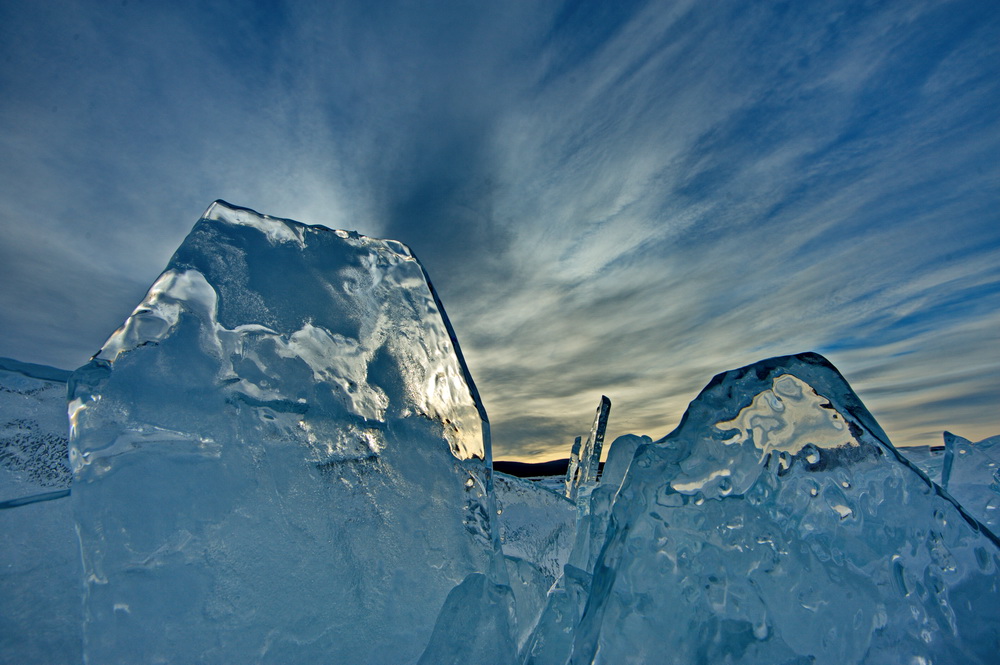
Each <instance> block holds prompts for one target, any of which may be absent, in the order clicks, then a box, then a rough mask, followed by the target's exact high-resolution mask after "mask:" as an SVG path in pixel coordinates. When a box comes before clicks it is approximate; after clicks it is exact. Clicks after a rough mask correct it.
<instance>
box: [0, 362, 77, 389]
mask: <svg viewBox="0 0 1000 665" xmlns="http://www.w3.org/2000/svg"><path fill="white" fill-rule="evenodd" d="M0 369H2V370H6V371H8V372H17V373H18V374H23V375H24V376H28V377H31V378H32V379H42V380H43V381H59V382H60V383H66V382H67V381H69V375H70V374H72V373H73V372H71V371H69V370H66V369H59V368H58V367H49V366H48V365H36V364H35V363H23V362H21V361H20V360H14V359H13V358H0Z"/></svg>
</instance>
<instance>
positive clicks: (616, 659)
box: [0, 202, 1000, 665]
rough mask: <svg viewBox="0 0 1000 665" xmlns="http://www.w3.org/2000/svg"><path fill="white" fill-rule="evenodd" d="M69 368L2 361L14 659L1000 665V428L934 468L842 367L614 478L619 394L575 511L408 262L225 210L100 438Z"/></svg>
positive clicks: (789, 370)
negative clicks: (546, 477) (611, 430)
mask: <svg viewBox="0 0 1000 665" xmlns="http://www.w3.org/2000/svg"><path fill="white" fill-rule="evenodd" d="M65 381H66V375H65V373H59V371H58V370H51V371H50V370H48V369H45V368H41V369H40V368H38V367H29V366H27V365H23V364H20V363H16V362H14V361H0V424H2V425H3V427H2V429H0V521H2V523H0V526H2V527H3V532H4V540H3V543H2V545H0V564H2V567H0V585H2V587H0V591H2V593H3V597H2V600H3V603H2V606H0V663H7V662H10V663H19V664H21V665H25V664H30V663H55V662H80V661H81V660H83V661H84V662H90V663H101V664H102V665H103V664H109V665H113V664H115V663H163V662H177V663H188V662H190V663H198V662H203V663H214V662H225V663H379V664H380V663H401V664H402V663H405V664H409V665H413V664H420V665H432V664H433V665H458V664H459V663H462V664H469V663H476V664H478V665H514V664H517V665H567V664H573V665H582V664H584V663H588V664H589V663H604V664H614V665H617V664H619V663H677V664H678V665H680V664H688V663H731V664H737V663H739V664H743V665H756V664H767V665H773V664H788V665H792V664H795V665H800V664H805V663H811V664H813V665H848V664H871V665H875V664H879V665H881V664H883V663H900V664H903V663H905V664H907V665H911V664H914V663H923V664H925V665H926V664H929V663H972V664H976V663H978V664H986V663H993V662H996V654H997V651H998V648H1000V540H998V538H997V536H996V535H995V527H996V526H997V521H998V519H997V516H996V513H997V511H998V509H1000V501H998V499H1000V472H998V468H1000V457H998V455H997V453H996V452H995V450H994V448H995V446H996V444H997V443H998V442H1000V438H996V437H995V438H994V439H988V440H985V441H981V442H979V443H976V444H973V443H971V442H969V441H968V440H966V439H963V438H961V437H958V436H954V435H951V434H946V436H945V443H946V445H945V446H944V447H943V448H944V449H943V451H942V450H939V449H938V448H937V447H936V448H928V449H927V450H912V451H909V452H908V454H909V455H911V457H912V459H907V458H906V457H904V455H903V454H901V453H900V452H899V451H897V450H896V449H895V448H893V446H892V445H891V443H890V442H889V440H888V439H887V438H886V435H885V433H884V432H883V431H882V429H881V428H880V427H879V425H878V424H877V423H876V421H875V419H874V418H873V417H872V416H871V414H869V413H868V411H867V410H866V409H865V407H864V406H863V405H862V404H861V402H860V400H859V399H858V397H857V395H855V394H854V392H853V391H852V390H851V388H850V387H849V386H848V385H847V382H846V381H845V380H844V379H843V377H841V376H840V374H839V373H838V372H837V370H836V369H835V368H834V367H833V366H832V365H830V364H829V362H827V361H826V360H825V359H824V358H822V357H820V356H818V355H815V354H802V355H798V356H788V357H784V358H773V359H770V360H765V361H762V362H760V363H756V364H754V365H751V366H748V367H744V368H741V369H737V370H733V371H730V372H726V373H724V374H720V375H718V376H716V377H715V378H714V379H713V380H712V381H711V382H710V383H709V384H708V386H707V387H706V388H705V389H704V390H703V391H702V392H701V394H700V395H699V396H698V397H697V398H696V399H695V400H694V401H693V402H692V403H691V405H690V407H689V408H688V410H687V412H686V413H685V415H684V417H683V419H682V421H681V424H680V425H679V426H678V428H677V429H676V430H675V431H674V432H672V433H671V434H669V435H668V436H666V437H664V438H663V439H660V440H659V441H656V442H653V441H652V440H651V439H650V438H649V437H640V436H635V435H626V436H623V437H619V438H618V439H616V440H615V441H614V442H613V443H612V444H611V446H610V449H609V452H608V458H607V461H606V463H605V465H604V468H603V473H601V472H600V467H599V460H600V456H601V449H602V446H603V440H604V431H605V428H606V426H607V421H608V411H609V408H610V401H609V400H608V399H607V398H602V401H601V405H600V406H599V407H598V410H597V412H596V414H595V418H594V424H593V427H592V429H591V433H590V437H589V438H588V440H587V442H586V444H585V445H584V444H583V443H582V442H581V440H580V439H577V442H576V444H575V445H574V451H573V457H572V459H571V463H570V468H569V470H568V473H567V478H566V481H565V482H563V481H562V480H560V481H558V491H550V490H548V489H546V488H545V487H544V486H543V485H542V484H541V483H534V482H531V481H527V480H522V479H519V478H514V477H510V476H504V475H502V474H497V475H494V474H493V473H492V458H491V457H492V456H491V451H490V440H489V425H488V421H487V418H486V413H485V410H484V408H483V406H482V403H481V401H480V399H479V397H478V394H477V392H476V389H475V386H474V384H473V382H472V379H471V377H470V375H469V372H468V369H467V368H466V366H465V364H464V361H463V359H462V355H461V353H460V350H459V348H458V345H457V342H456V340H455V336H454V333H453V331H452V330H451V327H450V324H449V323H448V320H447V317H446V316H445V313H444V310H443V308H442V306H441V303H440V302H439V301H438V299H437V297H436V295H435V293H434V290H433V288H432V287H431V284H430V281H429V280H428V279H427V276H426V274H425V272H424V270H423V268H422V267H421V266H420V264H419V263H418V262H417V261H416V259H415V258H414V257H413V255H412V254H411V253H410V252H409V250H408V249H406V247H405V246H403V245H401V244H399V243H396V242H393V241H385V240H376V239H372V238H367V237H364V236H361V235H358V234H357V233H353V232H346V231H333V230H330V229H326V228H323V227H309V226H304V225H302V224H298V223H297V222H292V221H289V220H282V219H276V218H271V217H267V216H265V215H260V214H258V213H255V212H253V211H250V210H246V209H241V208H236V207H233V206H230V205H228V204H224V203H222V202H217V203H216V204H214V205H213V206H212V207H211V208H209V210H208V211H207V212H206V213H205V215H204V217H203V218H202V219H201V220H200V221H199V222H198V223H197V224H196V225H195V227H194V229H193V230H192V232H191V234H190V235H189V236H188V238H187V239H186V240H185V241H184V243H183V244H182V245H181V247H180V248H179V249H178V250H177V253H176V254H175V255H174V257H173V258H172V259H171V261H170V263H169V265H168V266H167V269H166V270H165V271H164V273H163V274H162V275H161V276H160V278H159V279H157V281H156V283H155V284H154V285H153V286H152V287H151V289H150V290H149V293H148V294H147V296H146V298H145V299H144V300H143V301H142V303H140V305H139V306H138V307H137V308H136V309H135V311H134V312H133V314H132V315H131V316H130V317H129V319H128V320H127V321H126V322H125V324H124V325H123V326H122V327H121V328H120V329H119V330H117V331H116V332H115V333H114V334H113V335H112V336H111V337H110V339H109V340H108V341H107V343H106V344H105V346H104V347H103V348H102V349H101V351H100V353H99V354H98V355H97V356H95V358H94V359H93V360H92V361H91V362H90V363H89V364H87V365H86V366H84V367H82V368H80V369H79V370H77V371H76V372H75V373H74V374H73V375H72V377H70V379H69V386H68V393H69V399H70V404H69V406H70V422H69V424H70V425H71V430H70V438H69V442H68V443H67V440H66V438H65V433H66V424H67V423H66V420H65V417H64V414H65V411H64V409H63V408H62V404H64V402H63V401H62V400H63V395H64V393H65V392H66V391H67V386H66V384H65ZM57 406H58V408H56V407H57ZM67 453H68V458H69V462H70V465H69V467H67V462H66V460H67ZM70 468H71V470H72V476H71V474H70ZM77 544H78V546H79V550H78V549H77ZM80 555H82V563H81V557H80ZM81 581H82V583H81ZM80 593H82V599H81V598H80V597H79V595H78V594H80ZM81 600H82V602H81Z"/></svg>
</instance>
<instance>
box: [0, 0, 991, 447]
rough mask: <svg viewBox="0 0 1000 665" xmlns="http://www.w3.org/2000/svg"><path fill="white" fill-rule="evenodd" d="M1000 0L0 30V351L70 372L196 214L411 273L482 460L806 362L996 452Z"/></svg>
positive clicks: (504, 5)
mask: <svg viewBox="0 0 1000 665" xmlns="http://www.w3.org/2000/svg"><path fill="white" fill-rule="evenodd" d="M998 44H1000V5H998V4H997V3H991V2H981V1H977V2H968V1H963V0H955V1H949V2H920V1H919V0H917V1H906V2H903V1H899V2H846V1H840V0H832V1H829V2H753V3H748V2H743V1H735V0H719V1H718V2H693V1H692V2H686V1H678V2H648V3H647V2H619V3H607V2H546V1H544V0H537V1H531V2H513V1H511V2H499V3H473V2H430V3H415V2H398V3H393V2H378V3H368V2H337V3H307V2H290V3H281V2H268V3H235V2H233V3H226V2H214V3H206V2H171V3H154V2H140V1H137V0H127V1H124V2H120V3H108V2H71V1H63V2H59V3H20V2H0V92H2V97H0V127H2V128H3V130H2V131H0V283H2V284H3V288H2V289H0V355H2V356H10V357H14V358H18V359H20V360H25V361H30V362H40V363H45V364H50V365H56V366H60V367H67V368H72V367H75V366H78V365H81V364H83V363H84V362H85V361H86V360H87V359H88V357H89V356H90V354H92V353H94V352H95V351H96V350H97V349H98V348H99V347H100V345H101V344H102V343H103V341H104V339H106V337H107V336H108V335H109V334H110V333H111V332H112V331H113V330H114V329H115V328H116V327H117V326H118V325H119V324H120V323H121V322H122V321H123V320H124V318H125V317H126V316H127V315H128V313H129V312H130V311H131V309H132V308H133V307H134V306H135V304H137V303H138V301H139V300H140V299H141V297H142V295H143V293H144V292H145V289H146V288H147V287H148V286H149V285H150V284H151V283H152V282H153V280H154V279H155V278H156V276H157V275H158V274H159V272H160V270H162V268H163V267H164V266H165V264H166V262H167V260H168V259H169V257H170V255H171V254H172V252H173V250H174V249H175V248H176V247H177V245H179V244H180V242H181V241H182V240H183V238H184V236H185V235H186V234H187V232H188V230H190V228H191V226H192V225H193V224H194V222H195V221H196V220H197V218H198V216H199V215H200V214H201V212H202V211H203V210H204V209H205V208H206V207H207V206H208V204H209V203H211V201H213V200H214V199H217V198H222V199H226V200H228V201H230V202H232V203H235V204H237V205H241V206H246V207H250V208H254V209H256V210H259V211H261V212H265V213H268V214H273V215H277V216H281V217H289V218H292V219H297V220H300V221H303V222H306V223H314V224H325V225H327V226H331V227H336V228H347V229H355V230H358V231H360V232H361V233H365V234H368V235H373V236H380V237H391V238H395V239H398V240H401V241H403V242H405V243H407V244H408V245H410V246H411V247H412V248H413V249H414V251H415V252H416V253H417V255H418V256H419V257H421V259H422V260H423V262H424V263H425V265H426V267H427V269H428V271H429V273H430V275H431V278H432V279H433V280H434V283H435V286H436V287H437V289H438V291H439V293H440V295H441V297H442V299H443V301H444V303H445V306H446V307H447V310H448V314H449V316H450V318H451V319H452V322H453V324H454V326H455V328H456V331H457V333H458V336H459V340H460V342H461V343H462V346H463V350H464V351H465V354H466V358H467V360H468V362H469V365H470V367H471V369H472V373H473V376H474V377H475V379H476V381H477V384H478V386H479V389H480V392H481V393H482V395H483V399H484V401H485V404H486V408H487V410H488V412H489V414H490V417H491V421H492V423H493V435H494V450H495V455H496V456H497V457H498V458H514V457H521V458H524V459H534V460H541V459H545V458H550V457H558V456H564V455H565V453H566V451H567V450H568V447H569V444H570V443H571V442H572V439H573V436H575V435H576V434H586V431H587V430H588V429H589V424H590V423H589V421H590V418H591V417H592V413H593V410H594V409H595V408H596V406H597V402H598V399H599V397H600V395H601V394H602V393H605V394H607V395H609V396H610V397H611V399H612V402H613V408H612V417H611V422H610V425H609V429H610V434H611V435H617V434H623V433H626V432H636V433H641V434H649V435H650V436H653V437H654V438H657V437H659V436H662V435H663V434H666V433H667V432H668V431H669V430H670V429H671V428H672V427H673V425H675V424H676V423H677V421H678V420H679V419H680V416H681V415H682V413H683V411H684V408H685V406H686V405H687V403H688V402H689V401H690V400H691V399H692V398H693V397H694V396H695V395H696V394H697V392H698V391H699V390H700V389H701V387H703V386H704V385H705V383H707V382H708V380H709V379H710V378H711V377H712V375H714V374H715V373H717V372H720V371H724V370H727V369H731V368H733V367H737V366H741V365H744V364H747V363H750V362H753V361H756V360H759V359H762V358H765V357H769V356H773V355H782V354H787V353H794V352H799V351H807V350H814V351H818V352H820V353H823V354H825V355H826V356H827V357H828V358H829V359H830V360H831V361H832V362H833V363H834V364H835V365H837V366H838V367H839V368H840V369H841V371H842V372H843V373H844V374H845V376H846V377H847V379H848V380H849V381H850V382H851V384H852V385H853V386H854V388H855V389H856V390H857V391H858V393H859V394H860V395H861V397H862V399H863V400H864V401H865V403H866V404H867V405H868V407H869V408H870V409H871V410H872V411H873V413H874V414H875V416H876V418H877V419H878V420H879V421H880V423H881V424H882V425H883V427H884V428H885V429H886V430H887V431H888V433H889V434H890V436H891V437H892V438H893V440H894V441H895V442H896V443H898V444H903V445H912V444H918V443H934V444H937V443H940V441H941V438H940V437H941V431H942V430H943V429H950V430H953V431H954V432H956V433H957V434H960V435H962V436H966V437H968V438H971V439H974V440H976V439H979V438H983V437H985V436H988V435H992V434H997V433H1000V416H998V415H997V414H998V413H1000V411H998V409H997V407H998V406H1000V371H998V370H1000V122H998V120H997V117H998V114H997V111H996V109H997V108H1000V47H998Z"/></svg>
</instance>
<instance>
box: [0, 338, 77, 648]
mask: <svg viewBox="0 0 1000 665" xmlns="http://www.w3.org/2000/svg"><path fill="white" fill-rule="evenodd" d="M68 377H69V372H67V371H65V370H59V369H56V368H54V367H47V366H44V365H34V364H30V363H22V362H19V361H16V360H11V359H9V358H0V534H2V537H0V663H2V664H3V665H8V664H10V665H51V664H52V663H73V662H76V663H78V662H80V659H81V652H80V643H81V633H80V624H81V621H82V611H81V593H80V592H81V570H80V554H79V548H78V547H77V540H76V532H75V529H74V526H73V516H72V512H71V510H70V506H69V499H68V498H67V496H68V495H69V491H70V480H71V475H70V470H69V456H68V442H67V434H68V430H69V421H68V420H67V418H66V379H67V378H68Z"/></svg>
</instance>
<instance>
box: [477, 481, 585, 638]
mask: <svg viewBox="0 0 1000 665" xmlns="http://www.w3.org/2000/svg"><path fill="white" fill-rule="evenodd" d="M493 480H494V483H493V488H494V490H495V492H496V504H497V511H498V512H499V513H500V519H499V523H500V542H501V545H502V547H503V553H504V559H505V560H506V563H507V572H508V575H509V577H510V586H511V589H512V590H513V593H514V599H515V602H516V607H517V641H518V646H520V644H521V643H522V642H523V641H524V639H525V638H526V637H527V635H528V634H529V632H530V631H531V630H532V629H533V627H534V624H535V622H536V621H537V620H538V616H539V614H540V613H541V611H542V608H543V607H544V606H545V602H546V601H545V598H546V594H547V593H548V591H549V588H550V587H551V586H552V584H553V583H554V582H555V581H556V579H557V578H558V577H559V576H560V575H561V574H562V570H563V566H564V565H565V564H566V561H567V559H568V558H569V553H570V549H571V548H572V547H573V534H574V533H575V531H576V521H577V509H576V506H575V505H574V504H573V503H572V502H571V501H570V500H569V499H567V498H566V497H564V496H563V495H562V494H561V493H557V492H554V491H551V490H548V489H546V488H545V487H543V486H542V485H541V484H540V483H538V482H533V481H530V480H524V479H522V478H515V477H513V476H508V475H506V474H503V473H494V476H493Z"/></svg>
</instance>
